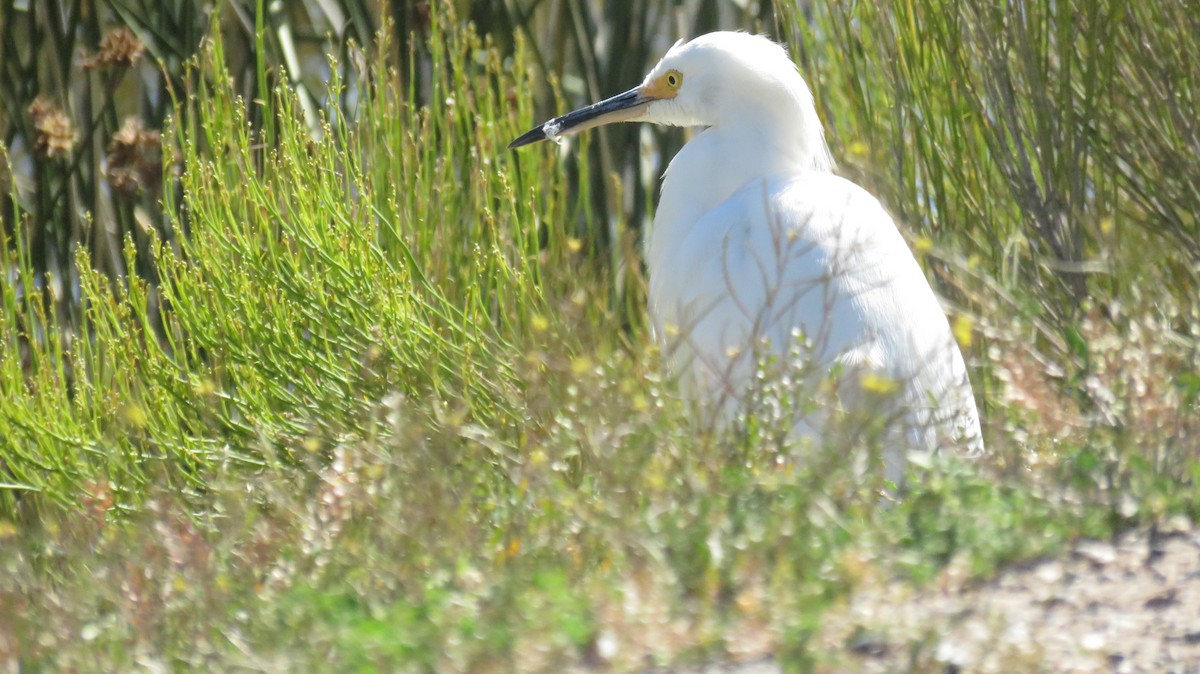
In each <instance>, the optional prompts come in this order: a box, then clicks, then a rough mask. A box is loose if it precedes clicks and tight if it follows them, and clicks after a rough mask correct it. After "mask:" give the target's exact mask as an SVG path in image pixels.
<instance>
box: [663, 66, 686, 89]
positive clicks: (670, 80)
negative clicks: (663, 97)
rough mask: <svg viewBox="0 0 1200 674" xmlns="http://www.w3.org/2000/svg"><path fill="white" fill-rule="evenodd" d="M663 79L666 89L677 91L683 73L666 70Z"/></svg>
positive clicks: (681, 82)
mask: <svg viewBox="0 0 1200 674" xmlns="http://www.w3.org/2000/svg"><path fill="white" fill-rule="evenodd" d="M663 79H664V80H665V81H666V83H667V86H668V87H670V88H672V89H678V88H679V87H680V85H682V84H683V73H681V72H679V71H678V70H668V71H667V74H666V76H665V77H664V78H663Z"/></svg>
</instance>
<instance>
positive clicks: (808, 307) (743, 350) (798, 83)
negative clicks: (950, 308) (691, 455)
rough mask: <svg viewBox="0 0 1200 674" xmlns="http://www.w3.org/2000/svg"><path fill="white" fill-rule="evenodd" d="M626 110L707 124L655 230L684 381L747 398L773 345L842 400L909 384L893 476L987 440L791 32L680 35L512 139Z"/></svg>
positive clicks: (891, 460) (655, 272) (897, 391)
mask: <svg viewBox="0 0 1200 674" xmlns="http://www.w3.org/2000/svg"><path fill="white" fill-rule="evenodd" d="M620 121H637V122H651V123H655V124H666V125H671V126H695V127H704V130H703V131H702V132H700V133H699V134H698V135H696V136H695V137H694V138H692V139H691V140H690V141H689V142H688V143H687V144H686V145H684V147H683V149H681V150H680V151H679V153H678V154H677V155H676V156H675V158H674V159H673V160H672V161H671V163H670V166H669V167H668V168H667V171H666V174H665V175H664V177H663V185H662V194H661V196H660V198H659V203H658V209H657V211H656V213H655V216H654V223H653V229H652V230H651V231H650V232H649V235H648V237H647V241H646V244H647V245H646V266H647V268H648V271H649V301H650V313H651V317H652V321H653V326H654V330H655V334H656V336H657V338H658V340H659V341H660V343H661V344H662V346H663V350H664V353H665V354H667V356H668V361H669V363H670V364H671V366H672V367H673V368H674V370H675V373H676V374H677V375H678V376H679V377H680V381H681V389H682V390H683V391H684V392H685V393H686V394H688V395H690V396H692V397H693V398H695V399H697V400H698V401H699V402H700V403H701V404H702V405H708V406H710V407H709V409H711V410H713V411H714V413H716V414H718V415H721V416H725V417H728V416H729V415H736V414H737V413H738V411H739V410H740V409H742V408H743V406H744V404H745V401H746V397H747V396H748V395H750V393H751V391H752V389H753V387H754V386H755V380H756V369H757V368H759V367H760V365H759V363H761V362H763V361H762V358H763V356H767V357H768V358H770V357H771V356H774V362H775V363H780V362H784V363H792V364H794V361H796V360H802V361H804V364H805V365H806V366H807V367H806V370H807V371H808V372H813V371H816V372H817V373H818V374H819V375H820V376H825V375H826V374H828V373H830V372H833V373H836V375H837V376H838V377H839V378H840V383H839V384H838V385H837V387H836V393H837V397H838V403H840V404H841V405H842V406H845V407H850V408H853V407H855V406H858V407H859V408H863V407H866V406H875V405H881V403H880V400H879V397H878V396H876V395H873V394H872V393H873V392H878V391H879V390H880V389H892V390H893V391H894V395H893V396H892V397H891V402H890V405H891V406H890V407H887V408H884V407H880V413H881V414H882V413H891V414H895V415H896V417H897V422H896V423H894V424H892V429H891V430H889V434H888V435H887V436H885V443H886V444H885V447H884V461H885V475H886V476H887V478H888V479H891V480H894V481H897V482H898V481H899V480H900V479H901V477H902V475H903V468H904V463H905V458H906V456H907V454H908V452H913V451H918V452H936V451H939V450H943V449H947V450H954V451H956V452H957V453H962V454H974V453H978V452H979V451H981V450H982V440H981V436H980V431H979V418H978V412H977V411H976V407H975V401H974V398H973V396H972V393H971V385H970V383H969V381H968V380H967V374H966V367H965V365H964V364H963V358H962V354H961V352H960V351H959V348H958V345H957V344H956V342H955V340H954V337H953V335H952V332H951V329H950V326H949V324H948V322H947V320H946V316H945V314H944V313H943V311H942V309H941V307H940V305H939V303H938V300H937V298H936V297H935V295H934V293H933V290H932V289H931V288H930V286H929V283H928V281H926V279H925V277H924V275H923V274H922V272H921V268H920V266H919V265H918V264H917V261H916V259H915V258H914V257H913V255H912V253H911V251H909V249H908V246H907V245H906V244H905V242H904V239H903V238H902V237H901V235H900V233H899V231H897V229H896V226H895V224H894V223H893V222H892V219H891V218H890V217H889V216H888V214H887V213H886V212H885V211H884V209H883V207H882V206H881V205H880V204H879V202H878V201H877V200H876V199H875V198H874V197H872V196H871V195H870V194H869V193H867V192H866V191H865V190H863V189H862V188H861V187H859V186H857V185H855V184H854V183H851V182H849V181H847V180H845V179H843V178H839V177H837V176H835V175H833V173H832V172H831V171H832V164H833V162H832V159H831V158H830V154H829V149H828V146H827V145H826V143H825V134H824V131H823V129H822V127H821V121H820V119H819V118H818V117H817V111H816V107H815V106H814V104H813V98H812V93H811V92H810V91H809V88H808V85H807V84H806V83H805V81H804V79H803V78H802V77H801V76H800V73H799V71H798V70H797V68H796V66H795V64H794V63H792V61H791V59H790V58H789V57H788V55H787V52H786V51H785V50H784V49H783V47H781V46H780V45H778V44H776V43H774V42H772V41H771V40H769V39H767V38H765V37H760V36H755V35H750V34H747V33H740V32H718V33H710V34H707V35H703V36H700V37H697V38H695V39H693V40H691V41H690V42H686V43H685V42H682V41H680V42H677V43H676V44H675V46H674V47H672V48H671V49H670V51H668V52H667V54H666V56H664V57H663V59H662V60H661V61H659V63H658V65H656V66H655V67H654V68H653V69H652V70H651V71H650V73H649V74H648V75H647V76H646V78H645V79H644V80H643V81H642V83H641V84H639V85H638V86H636V87H634V88H633V89H630V90H629V91H627V92H625V93H623V94H620V95H617V96H614V97H612V98H609V99H607V100H604V101H601V102H599V103H595V104H593V105H590V106H588V107H586V108H582V109H580V110H576V111H574V112H571V113H568V114H566V115H563V116H561V117H557V118H555V119H552V120H550V121H549V122H546V123H545V124H542V125H541V126H538V127H536V128H534V129H532V130H530V131H529V132H528V133H525V134H524V135H522V136H521V137H519V138H517V139H516V140H515V141H513V142H512V144H511V145H510V147H519V146H522V145H526V144H529V143H533V142H535V141H539V140H543V139H550V140H558V137H560V136H565V135H569V134H573V133H578V132H579V131H582V130H584V129H588V128H592V127H595V126H599V125H602V124H608V123H610V122H620ZM867 381H870V382H873V383H874V385H873V386H864V385H863V383H864V382H867ZM881 381H882V382H886V383H885V384H884V385H883V386H880V385H879V382H881ZM802 382H803V383H805V384H807V385H809V386H810V387H813V386H815V384H816V382H815V378H813V377H811V376H810V377H809V378H807V379H802ZM810 390H811V391H812V392H815V391H816V389H815V388H810ZM868 411H871V412H873V411H874V410H868ZM823 420H824V417H823V415H821V414H819V413H817V414H814V413H805V414H804V415H803V416H802V417H801V418H799V419H798V420H797V422H796V425H795V427H794V434H795V435H797V436H807V437H809V438H812V439H815V440H816V441H818V442H819V441H820V440H821V438H822V423H823Z"/></svg>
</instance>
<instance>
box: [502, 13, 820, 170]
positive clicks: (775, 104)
mask: <svg viewBox="0 0 1200 674" xmlns="http://www.w3.org/2000/svg"><path fill="white" fill-rule="evenodd" d="M627 121H634V122H650V123H654V124H666V125H670V126H706V127H722V128H731V127H740V128H742V129H750V130H754V129H757V130H759V132H760V133H765V132H767V131H769V132H771V133H772V134H773V137H774V138H775V139H776V142H788V141H789V140H791V141H792V142H793V143H795V144H798V145H800V146H801V148H799V149H800V150H801V151H802V152H803V153H804V154H805V155H807V156H809V157H811V159H812V165H813V167H815V168H822V169H828V168H829V165H830V160H829V155H828V150H827V149H826V146H825V139H824V131H823V130H822V128H821V122H820V119H819V118H818V117H817V111H816V108H815V106H814V105H813V97H812V92H810V91H809V88H808V85H807V84H805V82H804V78H802V77H801V76H800V73H799V71H797V69H796V66H795V64H794V63H792V61H791V59H790V58H789V57H788V55H787V51H786V50H784V48H783V47H781V46H780V45H778V44H776V43H774V42H772V41H771V40H769V39H767V38H765V37H762V36H759V35H751V34H749V33H740V32H717V33H709V34H707V35H701V36H700V37H697V38H695V39H693V40H691V41H689V42H683V41H680V42H677V43H675V46H674V47H671V49H670V51H668V52H667V55H666V56H664V57H663V58H662V60H661V61H659V62H658V65H656V66H654V68H653V69H651V70H650V73H649V74H648V75H646V78H645V79H644V80H643V81H642V83H641V84H639V85H638V86H636V87H634V88H632V89H630V90H629V91H626V92H625V93H623V94H618V95H616V96H613V97H612V98H609V99H606V100H603V101H601V102H599V103H593V104H592V105H589V106H587V107H585V108H581V109H579V110H576V111H574V112H569V113H567V114H565V115H563V116H561V117H556V118H554V119H552V120H550V121H548V122H546V123H545V124H542V125H540V126H537V127H534V128H533V129H530V130H529V131H528V132H526V133H525V134H523V135H521V136H520V137H519V138H517V139H516V140H514V141H513V142H512V143H511V144H510V145H509V147H520V146H522V145H528V144H530V143H534V142H537V141H539V140H545V139H550V140H557V139H558V138H559V137H560V136H568V135H572V134H575V133H579V132H580V131H583V130H585V129H590V128H592V127H596V126H601V125H603V124H610V123H612V122H627Z"/></svg>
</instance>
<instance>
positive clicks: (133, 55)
mask: <svg viewBox="0 0 1200 674" xmlns="http://www.w3.org/2000/svg"><path fill="white" fill-rule="evenodd" d="M145 50H146V45H145V44H143V43H142V41H141V40H139V39H138V37H137V35H134V33H133V31H131V30H129V29H128V28H126V27H124V26H121V27H119V28H114V29H112V30H110V31H108V32H107V33H105V35H104V38H103V39H101V40H100V52H99V53H98V54H96V56H94V57H91V56H88V55H87V54H86V53H85V54H84V55H83V59H82V63H81V65H82V66H83V67H84V68H85V69H89V68H96V67H103V68H128V67H130V66H132V65H133V64H134V62H135V61H137V60H138V59H139V58H141V57H142V52H143V51H145Z"/></svg>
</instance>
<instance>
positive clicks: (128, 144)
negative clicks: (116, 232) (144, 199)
mask: <svg viewBox="0 0 1200 674" xmlns="http://www.w3.org/2000/svg"><path fill="white" fill-rule="evenodd" d="M161 143H162V134H160V133H159V132H158V131H155V130H153V129H147V128H146V127H145V126H144V125H143V124H142V120H141V119H139V118H137V117H126V118H125V122H124V123H123V124H122V125H121V130H120V131H117V132H116V133H115V134H113V137H112V140H110V141H109V143H108V168H107V171H106V172H107V174H108V180H109V182H110V183H111V184H112V186H113V189H115V190H116V191H117V192H118V193H120V194H121V195H122V196H124V197H126V198H132V197H134V196H136V195H137V193H138V192H139V191H141V190H146V189H149V190H157V189H158V186H159V184H160V183H161V182H162V145H161Z"/></svg>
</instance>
